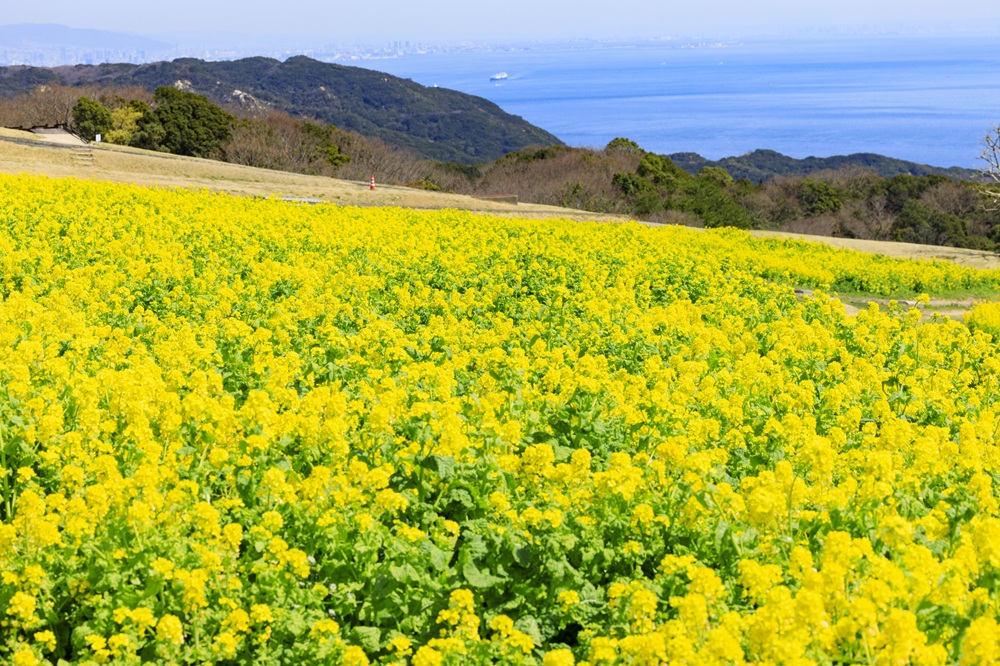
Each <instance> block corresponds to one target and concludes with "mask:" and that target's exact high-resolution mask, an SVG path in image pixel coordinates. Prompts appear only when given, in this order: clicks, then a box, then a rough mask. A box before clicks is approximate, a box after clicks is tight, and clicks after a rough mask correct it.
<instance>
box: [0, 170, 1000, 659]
mask: <svg viewBox="0 0 1000 666" xmlns="http://www.w3.org/2000/svg"><path fill="white" fill-rule="evenodd" d="M998 285H1000V274H997V273H995V272H980V271H973V270H969V269H962V268H958V267H955V266H950V265H947V264H942V263H915V262H904V261H895V260H889V259H886V258H872V257H866V256H862V255H857V254H852V253H848V252H843V251H835V250H831V249H828V248H820V247H817V246H812V245H808V244H803V243H795V242H787V241H774V240H765V239H751V238H750V237H749V236H747V235H746V234H744V233H742V232H735V231H726V230H723V231H712V232H704V231H696V230H688V229H683V228H656V229H652V228H646V227H641V226H639V225H610V224H604V225H601V224H583V223H575V222H567V221H557V220H552V221H543V222H538V221H525V220H516V219H493V218H486V217H481V216H476V215H473V214H468V213H462V212H456V211H445V212H435V213H420V212H414V211H406V210H395V209H370V210H361V209H354V208H338V207H330V206H315V207H310V206H303V205H297V204H289V203H286V202H281V201H269V200H250V199H236V198H230V197H226V196H220V195H213V194H209V193H197V192H189V191H167V190H153V189H142V188H137V187H131V186H126V185H113V184H95V183H84V182H79V181H73V180H49V179H44V178H36V177H28V176H17V177H15V176H0V661H3V662H5V663H7V662H9V663H15V664H40V663H49V664H56V663H60V661H61V662H62V663H81V664H83V663H87V664H92V663H115V664H132V663H142V662H145V661H156V662H160V663H173V664H200V663H208V662H212V663H259V664H271V663H273V664H286V663H296V664H302V665H306V664H329V663H343V664H370V663H379V664H406V663H412V664H415V665H417V666H437V665H448V664H460V663H505V664H542V665H543V666H570V665H572V664H589V665H592V666H596V665H597V664H611V663H631V664H661V663H669V664H796V665H804V664H833V663H871V664H908V663H912V664H927V665H930V664H949V663H956V664H985V663H1000V641H998V639H997V634H998V629H997V621H998V615H1000V606H998V604H1000V596H998V595H1000V509H998V507H1000V495H998V489H997V483H998V480H1000V448H998V446H997V432H998V431H1000V352H998V347H997V345H996V344H995V343H994V342H993V335H994V331H995V330H1000V325H998V324H996V323H995V320H996V319H997V316H996V312H995V308H994V306H982V307H981V308H980V309H978V310H976V311H974V312H973V313H972V315H971V320H970V321H971V326H966V325H964V324H962V323H959V322H955V321H951V320H949V319H947V318H937V319H935V320H933V321H932V322H930V323H920V317H919V313H918V312H916V311H905V310H899V309H896V310H890V311H888V312H886V311H880V310H879V309H877V308H872V309H869V310H865V311H862V312H861V313H860V314H858V315H857V316H855V317H847V316H846V315H845V314H844V311H843V308H842V307H840V306H839V303H837V301H836V300H835V299H831V298H830V297H828V296H827V295H825V294H824V293H822V292H821V291H820V290H822V289H852V290H864V291H867V292H869V293H875V294H890V293H897V292H902V291H927V292H930V293H934V292H936V291H948V292H955V291H956V290H961V289H974V290H977V291H979V292H984V291H987V290H996V289H997V288H998ZM793 286H810V287H814V288H817V291H816V292H815V293H813V294H812V295H810V296H808V297H805V298H797V297H796V295H795V292H794V290H793Z"/></svg>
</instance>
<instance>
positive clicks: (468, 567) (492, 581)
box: [462, 562, 504, 588]
mask: <svg viewBox="0 0 1000 666" xmlns="http://www.w3.org/2000/svg"><path fill="white" fill-rule="evenodd" d="M462 576H464V577H465V580H466V581H467V582H468V583H469V585H471V586H472V587H478V588H485V587H492V586H493V585H497V584H499V583H502V582H503V581H504V579H503V578H497V577H496V576H494V575H492V574H490V572H489V570H486V571H482V570H480V569H479V568H478V567H477V566H476V565H475V564H474V563H473V562H466V563H465V566H463V567H462Z"/></svg>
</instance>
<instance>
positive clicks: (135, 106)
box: [107, 99, 150, 146]
mask: <svg viewBox="0 0 1000 666" xmlns="http://www.w3.org/2000/svg"><path fill="white" fill-rule="evenodd" d="M149 112H150V109H149V105H148V104H146V103H145V102H143V101H140V100H137V99H134V100H132V101H131V102H129V103H128V104H125V105H121V106H119V107H118V108H117V109H114V110H112V111H111V129H110V130H108V133H107V141H108V142H109V143H118V144H122V145H126V146H127V145H131V144H132V143H134V142H135V137H136V133H137V132H138V131H139V120H140V119H141V118H142V117H143V116H145V115H146V114H148V113H149Z"/></svg>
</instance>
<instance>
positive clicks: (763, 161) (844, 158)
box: [668, 149, 981, 183]
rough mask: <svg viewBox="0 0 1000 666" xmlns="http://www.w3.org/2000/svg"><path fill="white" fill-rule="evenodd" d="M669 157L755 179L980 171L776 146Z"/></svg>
mask: <svg viewBox="0 0 1000 666" xmlns="http://www.w3.org/2000/svg"><path fill="white" fill-rule="evenodd" d="M668 157H670V159H671V161H673V163H674V164H676V165H677V166H679V167H680V168H682V169H684V170H685V171H687V172H688V173H692V174H696V173H698V172H699V171H701V170H702V169H704V168H705V167H719V168H721V169H725V170H726V172H727V173H728V174H729V175H730V176H732V177H733V178H734V179H736V180H739V179H741V178H745V179H747V180H749V181H752V182H755V183H756V182H761V181H765V180H771V179H772V178H777V177H779V176H792V177H800V178H805V177H808V176H810V175H812V174H815V173H817V172H819V171H828V170H832V169H844V168H851V167H853V168H861V169H864V170H866V171H869V172H871V173H874V174H876V175H879V176H882V177H883V178H892V177H893V176H900V175H908V176H947V177H948V178H957V179H959V180H975V179H977V178H978V177H979V176H980V175H981V174H980V173H979V172H978V171H976V170H974V169H963V168H961V167H949V168H941V167H934V166H930V165H927V164H918V163H916V162H908V161H906V160H900V159H896V158H894V157H886V156H885V155H877V154H875V153H852V154H850V155H834V156H832V157H806V158H804V159H796V158H794V157H789V156H788V155H782V154H781V153H779V152H776V151H774V150H763V149H760V150H754V151H752V152H749V153H746V154H745V155H740V156H738V157H724V158H722V159H720V160H710V159H707V158H705V157H702V156H701V155H699V154H697V153H673V154H671V155H668Z"/></svg>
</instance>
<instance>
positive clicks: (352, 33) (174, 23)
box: [3, 0, 1000, 43]
mask: <svg viewBox="0 0 1000 666" xmlns="http://www.w3.org/2000/svg"><path fill="white" fill-rule="evenodd" d="M144 7H145V6H144V5H136V4H135V3H134V2H131V1H128V2H126V1H125V0H96V1H95V2H91V3H78V2H76V1H75V0H73V1H72V2H71V1H69V0H51V1H50V2H47V3H45V6H44V8H39V7H37V6H32V5H24V4H18V5H14V6H10V7H5V8H4V16H3V21H4V24H7V25H13V24H20V23H36V24H37V23H54V24H59V25H64V26H67V27H72V28H82V29H93V30H108V31H114V32H125V33H131V34H135V35H142V36H147V37H152V38H157V39H164V38H167V39H176V38H177V37H178V36H181V35H187V36H189V37H191V36H193V37H196V36H197V35H199V34H200V35H203V36H209V35H212V34H216V35H221V36H224V35H225V33H230V37H234V36H237V35H242V36H248V37H254V38H266V39H268V40H296V39H301V40H309V41H316V40H327V41H330V42H351V43H358V42H364V41H373V40H374V41H385V40H400V41H419V42H455V41H464V40H474V41H491V42H505V41H517V40H545V39H552V40H562V39H599V40H604V39H643V38H666V37H672V38H678V39H680V38H699V37H705V38H723V37H728V38H739V37H742V38H748V37H760V36H772V37H773V36H787V37H795V36H808V35H822V34H838V35H878V34H893V33H923V34H928V33H934V34H961V33H963V32H978V33H984V32H985V33H991V32H998V33H1000V3H997V4H995V5H990V4H984V3H978V2H977V3H975V4H973V3H972V2H969V1H968V0H956V1H955V2H952V3H948V4H943V3H940V2H938V1H937V0H933V1H932V0H909V1H907V0H883V1H881V2H879V3H877V4H876V3H872V2H870V0H842V2H841V3H838V4H837V5H833V4H832V3H831V4H829V5H822V6H821V5H814V4H812V3H802V2H800V1H799V0H763V1H762V2H757V3H752V4H751V3H745V2H742V1H737V0H718V1H717V2H715V3H705V4H692V3H683V4H680V3H663V2H654V1H652V0H642V1H638V2H627V3H607V2H604V1H603V0H601V1H598V0H578V2H576V3H575V4H574V5H573V8H572V10H567V9H566V8H564V7H563V6H552V5H545V4H542V3H537V2H528V1H527V0H507V2H504V3H503V4H498V5H497V6H496V7H495V8H494V7H491V5H490V4H483V3H468V2H464V1H463V2H459V1H458V0H428V1H427V2H424V3H419V4H418V3H412V2H402V1H400V0H383V1H381V2H378V3H351V4H347V5H343V6H331V5H330V4H329V3H325V2H320V1H319V0H289V1H287V2H284V3H282V5H281V7H280V9H281V11H276V9H275V6H274V3H270V2H267V3H264V2H259V1H257V2H254V1H244V2H239V3H238V2H235V1H234V0H218V1H216V2H212V3H205V2H200V1H199V2H195V0H176V1H175V2H174V3H172V5H171V11H170V12H163V11H162V9H155V10H154V9H149V10H145V11H143V8H144ZM191 17H198V20H197V21H193V20H192V18H191Z"/></svg>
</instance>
